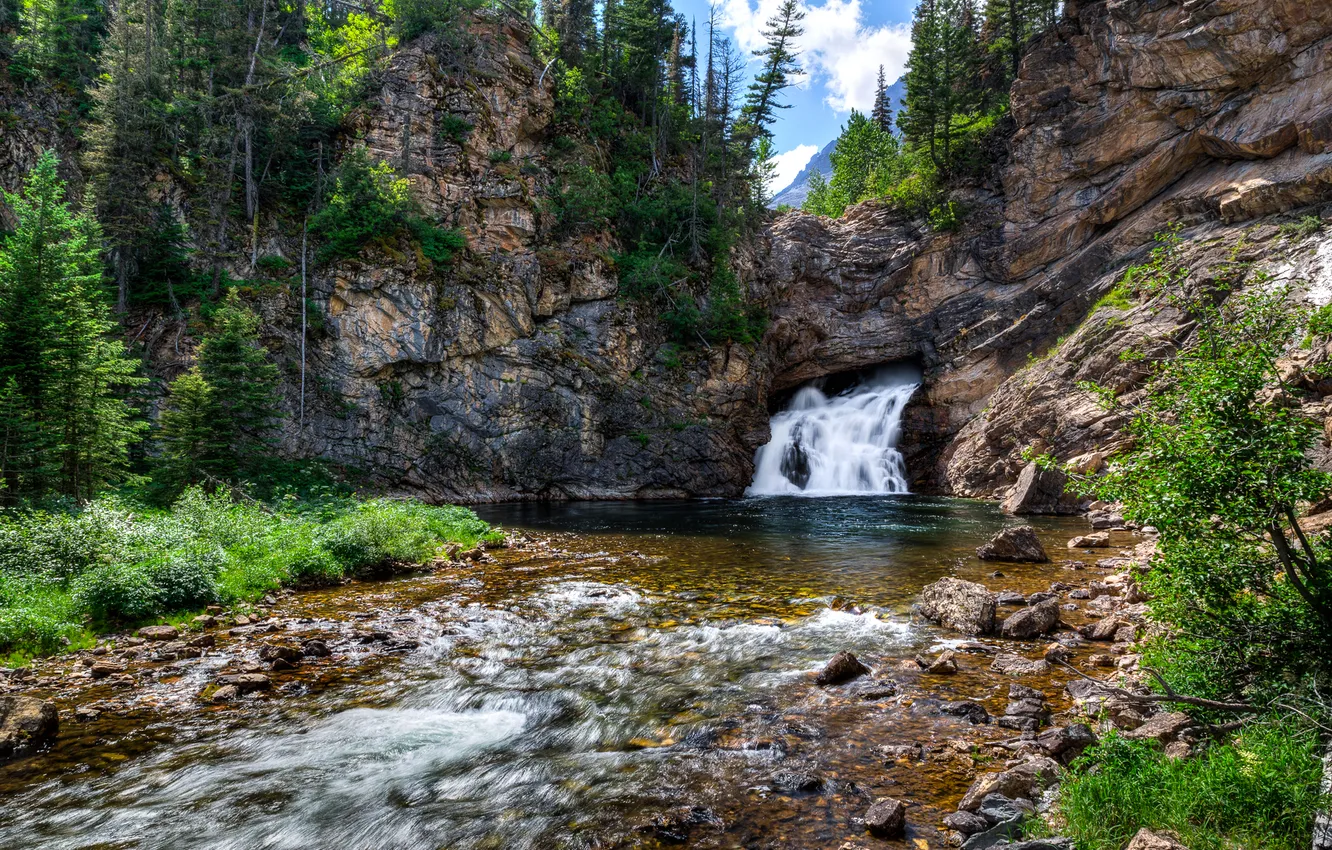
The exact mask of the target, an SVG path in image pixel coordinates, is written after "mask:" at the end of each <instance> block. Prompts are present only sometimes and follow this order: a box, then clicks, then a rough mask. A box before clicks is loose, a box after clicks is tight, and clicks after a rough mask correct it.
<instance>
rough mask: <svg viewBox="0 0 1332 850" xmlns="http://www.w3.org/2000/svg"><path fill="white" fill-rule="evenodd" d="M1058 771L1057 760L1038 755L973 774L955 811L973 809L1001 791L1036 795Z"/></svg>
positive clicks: (1026, 795) (1011, 795) (1011, 794)
mask: <svg viewBox="0 0 1332 850" xmlns="http://www.w3.org/2000/svg"><path fill="white" fill-rule="evenodd" d="M1059 771H1060V767H1059V762H1057V761H1055V760H1054V759H1052V758H1047V757H1045V756H1040V757H1038V758H1034V759H1031V760H1029V761H1025V762H1023V763H1022V764H1020V765H1018V766H1017V767H1013V768H1010V769H1008V770H1005V771H1002V772H1000V773H986V774H983V775H981V776H978V777H976V781H975V782H973V783H971V787H970V788H968V789H967V793H966V794H964V795H963V796H962V801H961V802H960V803H958V804H957V808H958V811H963V812H974V811H976V810H977V809H979V808H980V805H981V802H982V801H983V800H984V799H985V798H986V797H988V796H989V795H991V794H1003V795H1004V796H1005V797H1009V798H1013V797H1028V798H1031V797H1034V796H1037V792H1039V791H1040V790H1041V789H1042V788H1044V787H1045V786H1046V785H1049V784H1050V783H1051V782H1053V781H1054V780H1055V779H1057V778H1058V777H1059Z"/></svg>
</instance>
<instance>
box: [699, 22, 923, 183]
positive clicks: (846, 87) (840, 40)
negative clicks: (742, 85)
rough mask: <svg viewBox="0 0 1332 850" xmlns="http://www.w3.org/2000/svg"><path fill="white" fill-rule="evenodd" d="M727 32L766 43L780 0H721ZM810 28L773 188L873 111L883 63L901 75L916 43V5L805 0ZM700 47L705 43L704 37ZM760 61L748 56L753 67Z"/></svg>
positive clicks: (749, 46)
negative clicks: (857, 115)
mask: <svg viewBox="0 0 1332 850" xmlns="http://www.w3.org/2000/svg"><path fill="white" fill-rule="evenodd" d="M716 3H717V5H718V7H719V8H720V10H721V20H722V22H723V25H724V26H723V32H724V34H725V35H727V36H729V37H730V38H731V39H732V40H733V41H734V42H735V43H736V45H737V46H739V47H740V48H741V49H742V50H743V51H745V52H746V53H748V52H749V51H751V50H753V49H755V48H757V47H759V46H761V45H762V43H763V36H762V33H761V30H762V29H763V24H764V22H765V21H766V20H767V19H768V18H769V17H771V15H772V14H773V12H775V11H776V9H777V6H778V5H779V4H780V0H716ZM673 4H674V6H675V8H676V10H677V11H679V12H681V13H683V14H684V15H685V17H686V18H687V19H693V20H695V21H696V22H697V24H698V26H699V28H700V33H702V32H704V31H705V29H706V26H707V20H708V6H709V2H708V0H673ZM801 5H802V6H803V7H804V8H805V21H804V27H805V36H804V37H803V38H802V39H801V45H800V47H801V57H800V58H801V61H802V64H804V66H805V68H806V70H807V71H808V72H809V73H808V75H807V76H806V77H805V79H804V81H803V82H802V83H801V85H800V86H799V87H796V88H791V89H787V90H786V92H785V94H786V102H787V103H790V104H791V105H792V106H791V108H790V109H784V110H782V116H781V118H780V119H779V120H778V122H777V125H776V126H775V127H774V128H773V134H774V141H775V142H776V146H777V150H778V152H779V154H780V157H779V159H778V176H777V178H776V179H775V180H774V181H773V184H774V185H773V187H772V188H773V189H781V188H783V187H784V186H786V185H787V184H788V183H790V182H791V179H792V178H793V177H795V175H796V174H797V173H798V172H799V171H800V169H801V168H803V167H804V166H805V163H807V162H808V161H809V159H810V157H812V156H813V155H814V154H815V153H817V152H818V150H819V149H820V148H822V147H823V146H824V145H826V144H827V143H828V142H830V141H832V140H833V139H834V138H836V136H837V133H838V130H839V129H840V128H841V126H842V124H843V123H844V122H845V121H846V117H847V115H849V114H850V111H851V109H853V108H855V109H859V110H861V111H862V112H864V111H868V109H869V107H870V105H871V103H872V102H873V99H874V83H875V79H876V77H877V74H878V70H879V65H880V64H882V65H883V66H884V73H885V75H886V76H887V79H888V82H889V83H891V82H893V80H895V79H897V77H898V76H900V75H901V73H902V69H903V66H904V65H905V63H906V58H907V52H908V51H909V50H910V49H911V35H910V23H911V13H912V10H913V9H914V8H915V5H916V0H801ZM700 48H702V45H701V44H700ZM756 68H757V63H751V66H750V71H751V73H752V72H753V71H754V70H755V69H756Z"/></svg>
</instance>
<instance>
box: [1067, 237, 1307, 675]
mask: <svg viewBox="0 0 1332 850" xmlns="http://www.w3.org/2000/svg"><path fill="white" fill-rule="evenodd" d="M1177 245H1178V239H1177V237H1175V236H1173V235H1172V234H1167V235H1166V236H1164V237H1163V242H1162V245H1161V246H1160V247H1159V248H1158V249H1157V251H1156V252H1154V254H1153V260H1152V261H1151V262H1150V263H1148V264H1145V265H1144V266H1142V267H1139V268H1138V269H1136V270H1134V272H1133V273H1131V274H1130V275H1127V276H1126V278H1125V283H1124V284H1121V285H1123V286H1132V287H1136V288H1140V289H1143V290H1145V291H1147V292H1149V293H1151V294H1153V295H1156V296H1158V297H1160V298H1161V300H1162V301H1164V302H1165V303H1167V304H1168V305H1170V307H1171V308H1172V309H1175V310H1179V311H1180V312H1182V313H1183V314H1184V315H1185V316H1186V317H1187V318H1188V319H1189V320H1190V321H1191V322H1192V323H1193V325H1194V328H1195V330H1194V335H1193V339H1192V340H1191V341H1189V343H1188V344H1187V345H1185V346H1184V348H1183V349H1182V350H1181V351H1180V352H1179V353H1178V354H1177V355H1176V356H1175V357H1174V358H1173V359H1172V360H1170V361H1169V362H1167V363H1165V364H1164V365H1163V366H1161V367H1160V368H1159V370H1158V372H1157V374H1156V375H1155V376H1154V378H1153V379H1152V381H1151V382H1150V384H1149V386H1148V388H1147V398H1146V400H1145V402H1144V403H1142V404H1140V405H1138V406H1136V407H1134V408H1132V409H1129V410H1126V411H1125V413H1126V414H1127V415H1128V416H1130V417H1131V418H1130V424H1129V426H1128V434H1129V436H1130V437H1131V439H1132V446H1133V448H1132V449H1131V450H1130V451H1128V452H1125V453H1124V454H1122V455H1120V456H1119V457H1117V458H1115V459H1113V462H1112V463H1111V464H1110V466H1109V469H1108V472H1107V473H1106V474H1105V475H1104V476H1103V477H1100V478H1095V479H1088V478H1086V477H1080V478H1079V477H1077V476H1075V479H1076V480H1079V481H1080V482H1081V485H1082V486H1083V488H1084V489H1087V490H1089V491H1091V492H1094V493H1095V494H1096V495H1098V496H1099V497H1101V498H1106V499H1115V500H1122V501H1123V503H1124V505H1125V516H1126V518H1128V519H1131V520H1134V521H1137V522H1140V523H1143V524H1144V525H1147V524H1150V525H1154V526H1156V527H1157V529H1159V531H1160V533H1161V536H1160V540H1159V543H1158V554H1157V560H1156V562H1155V566H1154V568H1153V569H1152V570H1151V572H1150V573H1149V574H1148V575H1147V576H1146V577H1145V578H1144V579H1143V584H1144V586H1145V587H1146V588H1147V589H1148V590H1149V591H1150V592H1151V593H1152V594H1153V595H1154V599H1153V601H1152V603H1151V605H1152V610H1153V614H1154V616H1155V617H1157V618H1158V619H1160V620H1162V621H1164V622H1167V623H1170V624H1172V625H1173V626H1175V627H1176V628H1177V629H1178V630H1179V632H1180V633H1181V634H1182V635H1184V636H1186V637H1187V638H1188V640H1187V641H1185V642H1182V643H1179V644H1177V649H1178V652H1179V653H1180V654H1191V655H1195V656H1202V657H1200V658H1197V659H1195V660H1193V661H1191V662H1188V663H1185V664H1183V665H1181V669H1195V670H1196V669H1202V668H1203V667H1205V668H1207V669H1209V670H1211V671H1212V673H1211V675H1210V679H1211V684H1210V685H1209V687H1211V688H1212V689H1214V690H1216V691H1219V692H1223V693H1229V694H1231V695H1237V694H1250V695H1257V694H1261V693H1267V692H1269V691H1270V690H1271V689H1273V688H1278V689H1280V688H1281V687H1283V686H1282V685H1281V684H1280V683H1281V682H1282V681H1283V680H1285V679H1288V678H1289V679H1292V680H1293V679H1297V678H1299V677H1302V676H1305V675H1318V676H1321V675H1325V674H1326V673H1327V672H1329V670H1328V657H1327V654H1326V653H1325V652H1323V651H1322V650H1321V649H1320V647H1325V646H1326V645H1327V643H1328V641H1329V640H1332V551H1330V549H1332V547H1329V543H1328V541H1327V540H1326V539H1325V538H1323V537H1317V538H1313V539H1309V538H1308V537H1306V535H1305V534H1304V532H1303V531H1301V530H1300V529H1299V526H1298V524H1297V514H1298V511H1299V510H1300V507H1301V505H1305V504H1309V503H1313V502H1317V501H1320V500H1321V499H1323V498H1324V497H1325V496H1326V495H1327V494H1328V493H1329V491H1332V476H1329V475H1328V474H1327V473H1324V472H1322V471H1320V470H1318V469H1315V468H1314V467H1313V465H1312V463H1311V462H1310V460H1309V456H1308V452H1309V450H1310V449H1311V448H1312V446H1313V445H1314V444H1315V442H1316V441H1317V440H1318V439H1319V438H1320V436H1321V427H1320V423H1318V422H1315V421H1312V420H1311V419H1309V418H1308V417H1307V416H1305V415H1304V414H1303V413H1302V412H1301V410H1300V408H1299V407H1298V405H1297V404H1296V403H1295V402H1294V399H1293V397H1292V395H1291V394H1290V391H1289V390H1288V389H1287V388H1285V387H1284V385H1283V383H1282V380H1281V374H1280V371H1279V369H1278V367H1277V359H1278V358H1279V357H1280V356H1282V354H1283V353H1284V352H1285V351H1286V350H1287V348H1288V347H1290V346H1291V345H1292V343H1293V342H1294V341H1295V340H1296V339H1298V338H1299V336H1300V334H1301V333H1308V332H1309V330H1308V329H1309V327H1310V325H1311V319H1316V318H1317V316H1316V314H1311V313H1310V312H1309V311H1306V310H1302V309H1299V308H1296V307H1294V306H1293V305H1292V303H1291V293H1290V291H1289V289H1288V288H1287V287H1284V286H1277V285H1275V284H1273V282H1272V281H1270V280H1268V279H1267V278H1266V277H1265V276H1262V275H1258V276H1255V278H1254V280H1253V281H1251V282H1250V285H1249V286H1248V287H1246V288H1245V289H1243V290H1240V291H1232V290H1231V289H1230V287H1231V286H1232V285H1237V284H1238V283H1239V281H1235V280H1230V281H1227V280H1222V281H1221V282H1219V283H1217V284H1216V285H1214V286H1213V287H1212V288H1208V289H1205V288H1201V287H1195V286H1192V285H1191V284H1190V281H1189V270H1188V269H1187V268H1185V267H1183V266H1181V265H1180V264H1179V262H1178V256H1177V253H1178V252H1177ZM1317 324H1318V323H1317V322H1316V321H1314V322H1312V325H1313V326H1315V327H1316V326H1317ZM1089 389H1096V388H1089ZM1098 394H1099V395H1100V396H1101V397H1102V399H1103V400H1104V401H1105V403H1107V404H1108V405H1111V406H1114V405H1118V404H1119V402H1118V400H1116V399H1115V398H1114V396H1113V394H1112V393H1110V392H1108V391H1105V390H1098Z"/></svg>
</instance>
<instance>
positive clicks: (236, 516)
mask: <svg viewBox="0 0 1332 850" xmlns="http://www.w3.org/2000/svg"><path fill="white" fill-rule="evenodd" d="M496 538H497V532H494V531H492V530H491V529H490V527H489V526H487V525H486V524H485V523H484V522H482V521H481V520H479V519H478V518H477V517H476V515H475V514H474V513H472V512H471V511H469V510H467V509H465V508H456V507H433V506H429V505H423V504H421V503H419V502H400V501H391V500H387V499H379V500H373V501H366V502H355V501H352V500H348V499H334V500H331V501H323V502H299V501H290V500H284V501H281V502H278V503H277V504H276V505H275V506H274V507H273V508H266V507H264V506H262V505H259V504H257V503H253V502H235V501H233V500H232V499H231V497H230V496H228V495H226V494H225V493H222V492H218V493H214V494H212V495H209V494H207V493H205V492H204V491H202V490H200V489H197V488H191V489H188V490H186V491H185V492H184V493H183V494H182V495H181V497H180V498H179V499H178V500H177V501H176V503H175V504H174V505H173V506H172V507H171V509H170V510H154V509H151V508H146V507H144V506H141V505H134V504H130V503H125V502H120V501H118V500H116V499H114V498H102V499H99V500H96V501H94V502H92V503H91V504H89V505H87V506H86V507H84V508H82V509H80V510H76V511H72V512H64V511H55V512H50V513H44V512H28V513H22V514H16V515H9V516H0V652H13V651H15V650H20V651H25V652H35V653H49V652H53V651H57V650H58V649H59V648H60V647H61V645H62V643H63V641H65V640H72V639H77V638H78V636H79V635H80V633H81V632H82V629H83V627H84V625H85V624H86V623H89V622H91V623H93V624H96V625H99V626H100V625H104V626H114V625H116V624H122V623H135V622H141V621H143V620H147V619H152V618H157V617H162V616H166V615H170V614H172V613H175V612H180V611H188V610H193V609H197V608H198V607H200V606H202V605H205V604H209V603H213V602H220V603H223V604H235V603H238V602H245V601H253V600H254V599H256V598H258V597H259V596H260V595H262V594H263V593H265V592H268V591H271V590H273V589H275V588H278V587H281V586H282V585H285V584H303V585H313V584H329V583H336V582H339V581H342V580H343V579H344V578H346V577H350V576H354V575H368V574H371V573H375V572H380V571H382V570H384V569H386V568H392V567H393V566H395V565H400V564H401V565H410V564H418V563H422V562H425V561H428V560H430V559H432V558H434V557H435V556H436V555H437V554H438V553H439V551H440V549H441V548H442V547H443V546H444V545H445V544H447V543H449V542H456V543H459V544H461V545H463V546H472V545H475V544H476V543H477V542H478V541H481V540H488V541H493V540H495V539H496Z"/></svg>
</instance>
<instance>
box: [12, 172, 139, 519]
mask: <svg viewBox="0 0 1332 850" xmlns="http://www.w3.org/2000/svg"><path fill="white" fill-rule="evenodd" d="M56 167H57V159H56V156H55V154H54V153H52V152H50V151H47V152H46V153H44V154H42V155H41V157H40V158H39V159H38V161H37V164H36V165H35V166H34V167H33V169H32V172H31V173H30V174H29V175H28V178H27V180H26V181H25V183H24V187H23V191H22V192H21V193H20V194H18V195H13V194H9V193H6V194H5V196H4V197H5V201H6V203H7V204H8V205H9V207H10V208H11V209H12V210H13V212H14V215H15V217H16V218H17V220H18V226H17V229H16V230H15V231H14V232H13V233H12V234H10V235H9V236H8V237H6V238H5V240H4V243H3V245H0V498H3V499H4V500H6V501H9V502H11V503H12V502H15V501H17V500H22V499H34V498H42V497H45V496H47V495H49V494H51V493H60V494H63V495H66V496H71V497H74V498H86V497H88V496H90V495H91V494H92V493H94V492H96V491H97V490H98V489H99V488H101V487H102V486H104V485H106V484H107V483H110V482H114V481H118V480H124V479H125V478H126V476H127V471H128V460H129V448H130V446H131V445H132V444H133V443H135V442H136V441H137V439H138V437H139V435H140V433H141V432H142V429H143V425H142V423H140V422H139V421H137V420H136V419H135V416H134V411H133V410H132V409H131V408H130V407H129V406H128V405H127V404H126V403H125V401H124V398H125V395H126V394H127V393H128V391H130V390H131V389H133V388H135V387H137V386H140V385H141V384H142V383H143V380H142V379H141V378H140V377H138V376H137V374H136V372H137V364H136V363H135V362H134V361H133V360H131V359H130V358H129V356H128V354H127V353H126V351H125V345H124V343H123V342H121V340H120V339H119V338H118V337H117V335H116V330H117V325H116V323H115V322H114V321H113V320H112V318H111V314H110V310H109V308H108V306H107V304H106V303H105V301H104V300H103V297H102V286H101V284H102V263H101V257H100V256H99V245H100V233H99V231H98V228H97V224H96V222H95V221H94V220H93V219H92V216H91V215H89V214H88V213H86V212H74V211H72V210H71V209H70V207H69V204H68V203H67V202H66V201H65V184H64V182H63V181H62V180H60V178H59V176H58V175H57V172H56Z"/></svg>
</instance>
